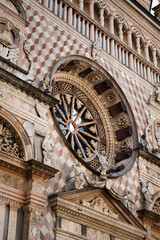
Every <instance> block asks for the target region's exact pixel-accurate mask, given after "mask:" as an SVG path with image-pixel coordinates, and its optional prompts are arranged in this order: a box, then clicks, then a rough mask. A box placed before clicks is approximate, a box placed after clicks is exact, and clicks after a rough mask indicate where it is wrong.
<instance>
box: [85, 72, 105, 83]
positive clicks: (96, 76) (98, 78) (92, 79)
mask: <svg viewBox="0 0 160 240" xmlns="http://www.w3.org/2000/svg"><path fill="white" fill-rule="evenodd" d="M87 79H88V80H89V81H90V82H92V83H98V82H100V81H102V77H101V75H100V74H98V73H96V72H91V73H90V74H89V75H88V77H87Z"/></svg>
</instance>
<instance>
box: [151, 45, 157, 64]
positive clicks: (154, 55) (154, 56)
mask: <svg viewBox="0 0 160 240" xmlns="http://www.w3.org/2000/svg"><path fill="white" fill-rule="evenodd" d="M152 56H153V64H154V66H155V67H157V51H156V49H153V50H152Z"/></svg>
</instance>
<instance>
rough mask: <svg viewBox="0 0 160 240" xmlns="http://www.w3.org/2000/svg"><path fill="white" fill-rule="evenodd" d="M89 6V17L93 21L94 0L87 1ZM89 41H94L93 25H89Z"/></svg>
mask: <svg viewBox="0 0 160 240" xmlns="http://www.w3.org/2000/svg"><path fill="white" fill-rule="evenodd" d="M88 4H89V16H90V17H91V18H92V19H94V0H90V1H88ZM90 39H91V40H92V41H94V25H93V24H91V25H90Z"/></svg>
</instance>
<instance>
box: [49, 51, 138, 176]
mask: <svg viewBox="0 0 160 240" xmlns="http://www.w3.org/2000/svg"><path fill="white" fill-rule="evenodd" d="M76 58H78V59H79V60H68V61H66V62H65V61H64V59H62V60H60V62H61V64H60V63H58V62H57V65H58V67H57V68H56V66H54V67H53V71H54V73H51V78H52V79H53V80H54V84H53V87H52V93H51V95H52V96H53V97H54V98H56V99H57V100H58V101H59V102H58V103H57V105H56V106H55V107H54V109H53V111H52V114H53V118H54V121H55V124H56V127H57V130H58V131H59V134H60V136H61V138H62V140H63V141H64V142H65V144H66V146H67V147H68V149H69V151H70V152H71V153H72V154H73V155H74V157H75V158H76V159H77V160H78V161H81V162H82V163H83V164H84V165H85V166H86V167H87V168H89V169H90V170H91V171H94V172H95V173H96V174H101V172H102V168H104V169H103V173H104V174H106V175H107V176H111V177H117V176H120V175H123V174H124V173H126V172H127V171H128V170H129V169H130V168H131V167H132V165H133V163H134V161H135V159H136V152H135V151H134V149H136V148H137V139H138V137H137V132H136V129H135V128H134V131H133V128H132V124H133V123H134V120H133V116H132V112H131V109H130V107H129V105H128V103H127V100H126V98H125V97H124V95H123V93H122V92H121V90H120V88H119V86H117V85H116V83H115V82H114V80H113V79H112V78H111V76H110V75H109V74H107V73H106V72H104V69H102V68H101V70H100V66H97V64H95V63H93V62H92V61H90V60H89V59H85V58H83V57H80V56H78V57H77V56H75V59H76ZM72 59H73V58H72ZM123 98H124V99H123ZM122 99H123V100H122ZM131 118H132V121H131ZM134 124H135V123H134ZM134 126H136V125H134ZM101 156H103V164H102V162H101V161H100V158H102V157H101ZM103 166H105V167H103Z"/></svg>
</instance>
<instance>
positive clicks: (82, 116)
mask: <svg viewBox="0 0 160 240" xmlns="http://www.w3.org/2000/svg"><path fill="white" fill-rule="evenodd" d="M55 97H56V98H57V99H58V100H59V103H58V104H57V105H56V107H55V115H56V120H57V122H58V124H59V127H60V129H61V131H62V133H63V135H64V137H65V139H66V140H67V142H68V143H69V144H70V146H71V147H72V149H73V150H74V151H75V153H76V154H77V155H78V156H79V157H80V158H83V159H84V160H85V161H88V160H91V159H93V158H94V157H95V154H96V153H97V152H98V150H99V133H98V127H97V123H96V121H95V119H94V116H93V115H92V113H91V111H90V109H89V107H88V106H87V105H86V104H85V103H84V102H83V101H82V100H81V99H79V98H78V97H77V96H76V95H74V94H73V93H65V92H58V93H56V95H55Z"/></svg>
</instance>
